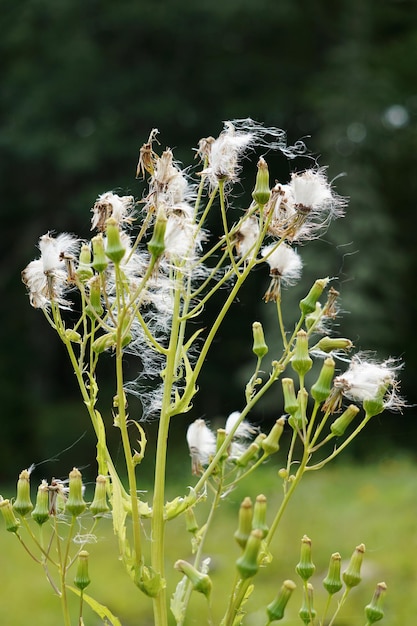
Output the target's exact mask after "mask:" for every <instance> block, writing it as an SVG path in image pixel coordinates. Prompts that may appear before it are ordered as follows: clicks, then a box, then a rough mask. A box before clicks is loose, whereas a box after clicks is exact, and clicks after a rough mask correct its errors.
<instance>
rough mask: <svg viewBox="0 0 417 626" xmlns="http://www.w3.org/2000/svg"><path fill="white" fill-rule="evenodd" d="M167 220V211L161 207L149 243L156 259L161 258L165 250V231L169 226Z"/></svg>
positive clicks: (150, 250) (149, 247) (149, 248)
mask: <svg viewBox="0 0 417 626" xmlns="http://www.w3.org/2000/svg"><path fill="white" fill-rule="evenodd" d="M167 221H168V220H167V216H166V215H165V211H164V210H163V209H162V208H159V209H158V213H157V215H156V221H155V226H154V229H153V233H152V239H151V240H150V241H149V243H148V250H149V252H150V254H151V255H152V258H153V259H154V260H156V259H159V257H160V256H161V255H162V254H163V253H164V251H165V231H166V228H167Z"/></svg>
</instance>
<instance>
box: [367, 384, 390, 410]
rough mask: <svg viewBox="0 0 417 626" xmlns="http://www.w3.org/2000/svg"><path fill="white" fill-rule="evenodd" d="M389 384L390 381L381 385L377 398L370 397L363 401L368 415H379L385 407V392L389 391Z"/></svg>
mask: <svg viewBox="0 0 417 626" xmlns="http://www.w3.org/2000/svg"><path fill="white" fill-rule="evenodd" d="M389 385H390V383H388V384H387V385H381V387H380V388H379V389H378V393H377V395H376V396H375V398H369V399H368V400H364V401H363V409H364V411H365V413H366V415H367V417H374V416H375V415H379V414H380V413H382V411H383V410H384V409H385V394H386V393H387V390H388V387H389Z"/></svg>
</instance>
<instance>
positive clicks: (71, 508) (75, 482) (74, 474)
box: [65, 467, 86, 517]
mask: <svg viewBox="0 0 417 626" xmlns="http://www.w3.org/2000/svg"><path fill="white" fill-rule="evenodd" d="M85 507H86V503H85V502H84V498H83V482H82V478H81V472H80V471H79V470H77V468H76V467H74V469H73V470H72V471H71V472H70V473H69V493H68V500H67V502H66V504H65V513H69V514H70V515H72V516H73V517H78V516H79V515H81V513H83V511H84V510H85Z"/></svg>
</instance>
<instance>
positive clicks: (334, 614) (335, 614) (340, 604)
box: [328, 587, 351, 626]
mask: <svg viewBox="0 0 417 626" xmlns="http://www.w3.org/2000/svg"><path fill="white" fill-rule="evenodd" d="M350 589H351V588H350V587H346V589H345V590H344V592H343V595H342V597H341V598H340V602H338V604H337V608H336V610H335V612H334V613H333V617H332V619H331V620H330V622H329V623H328V626H333V624H334V621H335V619H336V617H337V616H338V614H339V612H340V609H341V608H342V606H343V605H344V603H345V602H346V598H347V596H348V593H349V591H350Z"/></svg>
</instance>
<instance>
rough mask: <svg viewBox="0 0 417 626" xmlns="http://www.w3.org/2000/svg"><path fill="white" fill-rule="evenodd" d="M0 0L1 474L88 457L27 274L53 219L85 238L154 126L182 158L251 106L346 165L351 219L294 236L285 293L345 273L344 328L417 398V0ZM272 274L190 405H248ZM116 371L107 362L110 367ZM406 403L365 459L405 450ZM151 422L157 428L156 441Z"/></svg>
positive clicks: (408, 433) (238, 318) (72, 397)
mask: <svg viewBox="0 0 417 626" xmlns="http://www.w3.org/2000/svg"><path fill="white" fill-rule="evenodd" d="M0 8H1V16H2V36H1V38H0V58H1V60H2V68H3V69H2V87H1V93H0V113H1V116H0V117H1V127H0V150H1V177H0V186H1V191H0V193H1V196H0V197H1V205H0V206H1V208H0V211H1V215H2V233H3V235H2V237H3V239H2V240H3V245H2V254H1V257H2V260H1V274H0V276H1V300H0V303H1V304H0V311H1V313H0V314H1V320H0V330H1V338H0V339H1V341H0V346H1V352H0V391H1V399H2V403H1V404H2V437H1V438H0V481H1V482H7V481H9V480H10V479H13V480H14V478H15V476H16V475H17V473H18V471H20V470H21V469H22V468H24V467H27V466H28V465H29V464H30V463H32V462H35V463H39V462H40V461H44V460H46V459H49V458H52V457H54V456H55V455H57V456H58V457H59V458H60V459H61V461H60V462H58V461H56V462H54V463H53V464H52V469H51V470H50V471H49V470H48V469H47V468H46V467H45V466H43V467H42V472H44V474H45V475H48V474H49V473H55V475H60V473H61V474H64V473H66V472H67V471H68V469H70V468H71V467H72V466H73V465H79V466H84V465H87V466H88V465H90V466H91V471H92V473H93V472H94V462H93V461H92V459H93V457H94V450H93V447H92V442H91V439H90V430H89V424H88V422H87V419H86V414H85V413H84V410H83V407H82V404H81V402H80V401H79V398H78V395H77V389H76V385H75V380H74V379H73V376H72V374H71V370H70V367H69V365H68V363H67V360H66V355H65V354H64V350H63V348H62V346H61V345H60V344H59V342H58V341H57V340H56V338H55V336H54V334H53V333H52V331H51V329H50V328H49V327H48V325H47V323H46V321H45V319H44V318H43V316H42V314H41V313H40V312H39V311H34V310H33V309H31V307H30V306H29V302H28V298H27V296H26V294H25V289H24V287H23V285H22V284H21V283H20V271H21V270H22V269H23V267H25V265H26V264H27V263H28V262H29V261H30V260H31V259H32V258H35V256H36V255H37V250H36V243H37V240H38V238H39V236H40V235H42V234H43V233H45V232H46V231H48V230H53V231H57V232H60V231H62V230H64V231H70V232H76V233H77V234H79V235H80V236H88V234H89V219H90V214H89V209H90V207H91V206H92V205H93V203H94V200H95V198H96V197H97V195H98V194H99V193H101V192H103V191H106V190H108V189H114V190H116V191H123V192H127V193H133V194H135V195H137V196H140V195H141V193H142V187H141V186H140V185H139V184H138V182H137V181H135V178H134V174H135V167H136V162H137V157H138V151H139V148H140V146H141V144H142V143H143V142H144V141H145V140H146V139H147V137H148V134H149V131H150V129H151V128H153V127H157V128H159V129H160V131H161V134H160V136H159V137H160V140H161V143H162V148H164V147H165V146H170V147H172V148H173V149H174V150H175V155H176V157H177V158H178V159H180V160H181V161H183V162H184V164H186V165H188V164H190V163H192V162H193V157H194V153H193V151H192V148H194V147H196V145H197V142H198V140H199V138H200V137H203V136H207V135H215V136H216V135H217V134H218V133H219V131H220V130H221V128H222V121H223V120H227V119H233V118H239V117H248V116H250V117H252V118H253V119H256V120H258V121H262V122H264V123H265V124H267V125H276V126H278V127H281V128H283V129H285V130H286V131H287V132H288V139H289V142H290V143H293V142H294V141H296V140H298V139H300V138H304V140H305V141H306V143H307V145H308V147H309V149H310V150H311V151H312V152H313V153H314V154H317V155H318V157H319V159H318V160H319V163H320V164H322V165H327V164H328V165H329V169H328V173H329V177H330V178H334V177H336V176H338V175H339V174H341V173H342V174H346V175H345V176H343V177H340V178H338V179H337V181H336V183H335V184H336V187H337V190H338V192H339V193H340V194H342V195H346V196H349V198H350V204H349V210H348V216H347V218H346V219H345V220H341V221H339V222H338V223H336V224H334V225H333V226H332V227H331V229H330V230H329V232H328V233H327V234H326V235H325V236H324V238H323V240H322V241H320V242H314V243H312V244H309V245H308V246H306V247H304V248H302V249H301V253H302V256H303V259H304V263H305V271H304V274H303V276H304V278H303V281H302V285H301V286H300V287H299V288H298V291H297V290H295V292H294V295H293V296H292V297H293V301H294V302H296V299H297V297H300V296H302V295H304V293H305V292H306V291H307V290H308V288H309V286H310V284H311V283H312V282H313V280H314V279H315V278H316V277H320V276H322V275H327V274H330V275H331V276H338V279H337V280H336V281H335V286H336V287H337V288H338V289H340V291H341V297H342V300H341V303H342V308H343V310H345V311H346V312H347V313H346V314H345V315H344V316H343V317H342V318H341V320H340V327H339V328H338V332H340V334H341V335H347V336H350V337H351V339H352V340H353V341H354V343H355V345H356V346H357V347H358V348H360V349H369V350H376V351H378V353H379V354H380V355H381V357H383V358H385V357H387V356H389V355H396V356H401V357H402V358H404V360H405V363H406V365H405V369H404V370H403V372H402V379H403V392H404V394H405V395H406V396H407V399H408V402H409V403H410V404H414V403H416V402H417V394H416V385H415V379H414V373H415V372H416V370H417V356H416V354H417V341H416V333H415V323H414V322H415V319H416V307H417V299H416V289H415V277H416V272H417V254H416V229H415V222H416V197H417V176H416V171H417V124H416V120H417V81H416V78H417V75H416V61H417V3H416V2H415V1H411V0H409V1H407V0H404V1H402V0H384V1H382V2H375V0H316V1H314V0H299V1H296V0H256V1H255V0H227V1H222V2H216V0H210V1H208V0H199V2H190V1H189V0H175V1H172V0H152V1H146V0H120V1H118V2H114V1H113V0H21V1H19V2H16V0H1V1H0ZM305 165H306V163H303V162H302V161H301V162H299V163H293V162H291V163H287V162H285V161H284V160H282V162H279V163H278V162H277V163H274V162H272V166H273V167H271V170H272V172H271V173H272V178H274V177H280V178H281V180H283V182H285V180H286V179H287V178H288V175H289V173H290V171H291V169H293V168H299V169H300V168H302V167H305ZM273 168H275V169H273ZM244 175H245V173H244ZM252 180H253V169H252V170H248V173H247V181H249V182H248V183H247V184H248V185H249V187H250V184H251V182H250V181H252ZM244 184H245V183H244ZM237 193H238V194H240V193H241V190H240V189H238V190H237ZM237 201H238V202H241V203H242V205H243V206H244V198H242V197H238V198H237ZM266 282H267V274H266V273H265V274H259V279H257V281H256V283H257V284H255V285H254V286H252V288H251V290H246V291H245V292H244V293H243V294H242V297H241V298H240V300H239V302H237V303H236V305H235V307H234V309H233V311H232V316H230V317H229V319H228V320H226V323H225V325H224V326H223V329H222V331H221V333H220V336H219V339H218V341H217V342H216V345H215V346H214V347H213V350H212V353H211V355H210V359H209V362H208V369H207V372H206V374H205V378H203V379H202V381H201V384H200V389H201V390H200V393H199V396H198V399H197V401H196V403H195V407H194V410H193V412H192V414H190V415H189V416H187V420H191V419H195V418H196V417H201V416H204V417H206V418H208V419H212V420H213V419H215V418H216V417H218V416H225V415H228V414H229V413H230V412H231V411H232V410H235V409H237V408H239V406H240V405H241V399H242V385H243V382H244V379H245V372H246V368H247V367H248V363H249V362H250V359H251V352H250V347H251V334H250V326H251V323H252V321H253V320H254V319H260V320H261V321H263V323H264V324H265V327H266V329H267V330H268V328H269V313H268V307H267V306H266V305H265V304H264V303H263V302H262V301H261V297H260V296H261V295H262V293H263V292H264V290H265V285H266ZM111 368H112V363H111V359H109V362H108V364H107V365H106V366H105V367H104V368H103V370H102V376H103V380H104V381H106V380H108V376H110V375H111ZM225 371H226V372H227V375H225V374H224V372H225ZM220 372H221V373H220ZM132 377H134V371H133V375H132ZM104 387H106V385H105V384H104ZM111 395H112V389H111V387H110V386H108V388H107V396H108V398H110V397H111ZM103 410H104V412H105V411H107V412H109V408H108V406H107V407H106V405H105V402H104V403H103ZM137 410H139V409H137ZM280 411H281V406H280V403H279V401H278V398H277V399H276V400H274V401H272V402H270V403H269V404H266V405H265V406H264V407H263V408H262V409H261V410H260V413H259V415H258V418H259V419H260V421H261V422H262V423H264V424H265V423H267V422H268V421H269V420H270V419H272V418H276V417H277V416H278V415H279V414H280ZM131 414H132V411H131ZM414 415H415V409H413V408H411V409H409V410H407V411H406V412H405V414H404V415H402V416H401V415H384V416H380V417H379V418H376V419H375V420H374V423H373V424H371V425H370V426H369V428H368V429H367V431H366V434H365V435H364V436H363V437H362V438H361V441H360V442H359V443H358V445H357V446H356V448H355V450H354V452H355V454H356V455H361V456H362V457H363V456H365V457H366V458H367V459H370V460H372V459H375V458H377V457H378V456H380V455H381V454H383V455H385V454H387V453H393V454H394V453H396V452H398V451H399V452H401V451H403V450H404V451H406V452H407V453H409V454H410V455H412V456H413V455H414V454H415V452H414V450H415V438H416V434H417V425H416V423H415V421H414ZM185 427H186V423H185V420H184V419H182V418H181V420H179V421H178V426H177V428H175V429H174V436H176V439H174V442H173V445H174V446H176V447H178V451H179V453H180V454H184V455H186V454H187V452H186V450H185V446H184V443H183V434H184V431H185ZM154 428H155V425H152V424H150V425H146V429H147V432H148V436H149V438H150V439H152V436H153V430H154ZM83 433H86V434H85V436H84V437H83V439H82V440H81V441H78V442H77V440H78V438H79V436H80V435H82V434H83ZM71 444H74V445H73V447H72V448H71V450H69V451H67V452H62V453H61V451H62V450H64V448H66V447H67V446H69V445H71Z"/></svg>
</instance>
